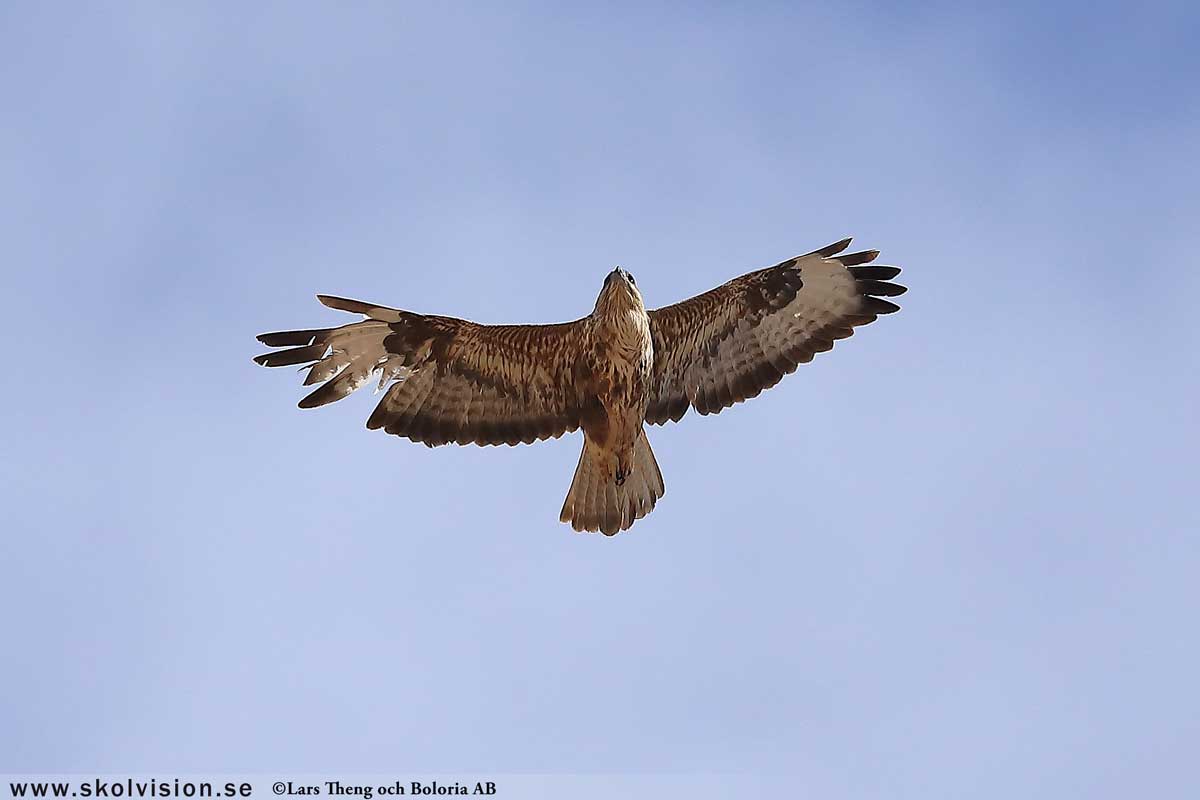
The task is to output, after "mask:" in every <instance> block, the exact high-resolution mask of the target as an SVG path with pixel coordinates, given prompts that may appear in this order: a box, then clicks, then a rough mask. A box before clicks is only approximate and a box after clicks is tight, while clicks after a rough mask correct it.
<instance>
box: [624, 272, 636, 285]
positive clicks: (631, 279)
mask: <svg viewBox="0 0 1200 800" xmlns="http://www.w3.org/2000/svg"><path fill="white" fill-rule="evenodd" d="M625 274H626V275H629V273H628V272H626V273H625ZM629 282H630V283H632V284H633V285H634V286H637V281H635V280H634V279H633V276H632V275H629Z"/></svg>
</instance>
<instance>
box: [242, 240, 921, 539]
mask: <svg viewBox="0 0 1200 800" xmlns="http://www.w3.org/2000/svg"><path fill="white" fill-rule="evenodd" d="M848 244H849V240H848V239H847V240H844V241H842V242H838V243H836V244H833V245H830V246H829V247H825V248H821V249H820V250H816V251H814V252H812V253H809V254H807V255H805V256H798V257H796V258H793V259H789V260H788V261H785V262H783V263H781V264H778V265H776V266H774V267H770V268H768V269H763V270H758V271H757V272H752V273H749V274H747V275H743V276H742V277H740V278H735V279H734V280H732V281H730V282H729V283H726V284H724V285H723V286H720V287H718V288H716V289H713V290H712V291H710V292H706V293H704V294H702V295H699V296H697V297H694V298H692V299H691V300H687V301H684V302H682V303H677V304H675V305H673V306H668V307H666V308H662V309H658V310H655V311H649V312H648V311H647V310H646V308H645V306H644V304H643V302H642V296H641V293H640V292H639V291H638V288H637V286H636V284H635V282H634V280H633V277H632V276H631V275H630V274H629V273H628V272H625V271H624V270H622V269H620V268H618V269H615V270H613V271H612V272H611V273H609V275H608V277H607V278H606V279H605V282H604V287H603V288H602V289H601V291H600V295H599V297H598V298H597V300H596V307H595V309H594V310H593V311H592V313H591V314H589V315H588V316H587V317H584V318H583V319H580V320H576V321H575V322H568V323H559V324H557V325H479V324H477V323H473V322H469V321H467V320H460V319H454V318H452V317H440V316H433V315H423V314H415V313H412V312H409V311H401V310H399V309H393V308H387V307H384V306H376V305H372V304H368V303H363V302H360V301H357V300H346V299H343V298H337V297H328V296H324V295H320V296H319V298H320V300H321V302H323V303H324V304H325V305H327V306H330V307H332V308H336V309H340V310H343V311H351V312H355V313H360V314H363V315H364V316H365V317H366V319H365V320H364V321H362V322H357V323H352V324H350V325H343V326H342V327H340V328H330V329H319V330H302V331H284V332H280V333H269V334H263V335H262V336H260V337H259V339H260V341H262V342H263V343H264V344H267V345H270V346H274V347H288V348H290V349H287V350H282V351H275V352H271V353H267V354H264V355H262V356H259V357H258V358H256V359H255V360H256V361H257V362H258V363H260V364H263V365H265V366H284V365H292V364H310V365H311V366H310V367H309V373H308V376H307V377H306V378H305V383H306V384H312V383H319V382H320V383H322V385H321V386H320V387H319V388H317V389H316V390H315V391H313V392H312V393H311V394H309V395H308V396H307V397H305V398H304V399H303V400H301V401H300V405H301V407H303V408H309V407H313V406H319V405H324V404H325V403H329V402H332V401H334V400H338V399H340V398H341V397H344V396H346V395H347V394H349V393H350V392H352V391H354V390H355V389H357V388H358V387H359V386H361V385H362V384H364V383H366V382H367V381H368V380H369V379H370V378H371V377H372V376H373V375H376V374H378V375H380V386H383V385H385V384H387V383H389V382H391V385H390V386H389V388H388V391H387V393H386V394H385V395H384V397H383V399H382V400H381V401H380V403H379V405H378V406H377V407H376V409H375V411H374V412H373V413H372V414H371V417H370V419H369V420H368V421H367V427H369V428H383V429H385V430H386V431H387V432H388V433H393V434H397V435H401V436H405V437H407V438H409V439H412V440H413V441H417V442H423V443H425V444H427V445H429V446H431V447H432V446H436V445H441V444H448V443H452V442H453V443H457V444H471V443H474V444H517V443H520V442H525V443H529V442H533V441H535V440H537V439H545V438H551V437H555V438H556V437H558V436H561V435H562V434H563V433H567V432H570V431H574V430H577V429H580V428H582V429H583V433H584V446H583V451H582V453H581V454H580V458H579V464H578V466H577V467H576V470H575V478H574V480H573V481H572V484H571V488H570V490H569V491H568V493H567V498H566V501H565V502H564V504H563V508H562V512H561V514H560V519H561V520H562V521H563V522H569V523H571V525H572V526H573V527H574V528H575V529H576V530H588V531H603V532H604V533H606V534H613V533H616V532H617V531H619V530H624V529H626V528H628V527H629V526H630V525H632V524H633V523H634V521H636V520H638V519H640V518H641V517H643V516H645V515H646V514H648V513H649V512H650V510H651V509H652V508H653V507H654V504H655V503H656V502H657V500H658V498H660V497H662V495H663V492H664V485H663V480H662V473H661V471H660V470H659V467H658V464H657V462H656V460H655V458H654V454H653V452H652V451H651V449H650V444H649V441H648V439H647V438H646V433H645V429H644V424H645V423H647V422H649V423H651V424H664V423H666V422H668V421H674V420H678V419H679V418H680V417H682V416H683V415H684V414H685V413H686V412H687V410H688V409H689V408H694V409H696V410H697V411H698V412H699V413H701V414H710V413H715V412H717V411H720V410H721V409H722V408H725V407H727V406H729V405H732V404H734V403H736V402H740V401H742V400H745V399H747V398H750V397H754V396H755V395H757V394H758V393H759V392H761V391H762V390H763V389H765V388H769V387H770V386H773V385H774V384H775V383H777V382H778V381H779V380H781V379H782V378H783V376H784V375H785V374H787V373H790V372H792V371H793V370H794V369H795V368H796V366H797V364H799V363H803V362H805V361H808V360H811V358H812V357H813V354H814V353H817V352H821V351H823V350H828V349H830V348H831V347H832V346H833V342H834V340H836V339H841V338H845V337H846V336H849V335H850V334H851V333H852V332H853V327H854V326H856V325H864V324H866V323H868V322H871V321H872V320H874V319H875V318H876V316H877V315H879V314H887V313H891V312H893V311H896V310H897V307H896V306H895V305H893V304H891V303H889V302H887V301H885V300H881V299H880V296H885V297H890V296H894V295H898V294H901V293H902V292H903V291H904V288H903V287H901V286H898V285H896V284H893V283H887V281H888V280H889V279H890V278H893V277H895V276H896V275H897V274H898V273H899V271H900V270H899V269H897V268H895V267H880V266H863V265H865V264H868V263H869V262H870V261H873V260H874V258H875V257H876V256H877V255H878V253H877V252H876V251H864V252H861V253H854V254H851V255H846V256H838V255H837V254H838V253H841V252H842V250H844V249H845V247H846V246H847V245H848Z"/></svg>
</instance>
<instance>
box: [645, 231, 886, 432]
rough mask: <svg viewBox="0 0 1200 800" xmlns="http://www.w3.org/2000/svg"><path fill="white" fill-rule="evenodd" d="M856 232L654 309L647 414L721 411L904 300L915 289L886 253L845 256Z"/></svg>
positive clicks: (655, 417) (660, 420) (662, 419)
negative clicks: (884, 259) (883, 257)
mask: <svg viewBox="0 0 1200 800" xmlns="http://www.w3.org/2000/svg"><path fill="white" fill-rule="evenodd" d="M849 244H850V240H849V239H844V240H842V241H840V242H836V243H834V244H831V245H829V246H828V247H823V248H821V249H820V250H815V251H813V252H812V253H808V254H807V255H803V256H797V257H796V258H792V259H788V260H787V261H784V262H783V263H781V264H777V265H776V266H774V267H770V268H768V269H762V270H758V271H757V272H751V273H749V274H747V275H743V276H741V277H740V278H734V279H733V280H732V281H729V282H728V283H726V284H724V285H723V286H719V287H717V288H716V289H713V290H712V291H709V292H705V293H704V294H701V295H697V296H696V297H693V298H691V299H690V300H685V301H683V302H682V303H676V304H675V305H672V306H667V307H665V308H660V309H657V310H654V311H651V312H649V314H650V333H651V336H652V337H653V340H654V374H653V378H652V383H651V397H650V405H649V408H648V409H647V411H646V421H647V422H651V423H654V424H656V425H662V424H664V423H666V422H667V421H668V420H670V421H678V420H679V419H680V418H681V417H683V415H684V414H686V413H687V411H688V409H689V408H694V409H696V411H698V412H699V413H701V414H715V413H717V412H719V411H721V410H722V409H725V408H728V407H729V406H731V405H733V404H734V403H740V402H741V401H743V400H747V399H749V398H751V397H757V396H758V395H759V394H760V393H761V392H762V391H763V390H764V389H769V388H771V387H772V386H774V385H775V384H777V383H779V381H781V380H782V379H783V376H784V375H788V374H791V373H792V372H793V371H795V369H796V367H797V366H798V365H799V364H803V363H807V362H808V361H811V360H812V358H813V356H814V354H816V353H821V352H824V351H826V350H829V349H831V348H832V347H833V343H834V342H835V341H836V340H838V339H845V338H846V337H848V336H850V335H851V334H853V333H854V328H855V327H857V326H859V325H866V324H867V323H870V322H874V321H875V319H876V318H877V317H878V316H879V315H881V314H891V313H893V312H895V311H899V310H900V309H899V306H897V305H895V304H893V303H890V302H888V301H887V300H883V299H880V298H882V297H895V296H897V295H901V294H903V293H904V292H905V291H906V289H905V287H903V286H900V285H898V284H895V283H889V282H888V281H890V280H891V279H892V278H894V277H896V276H897V275H899V274H900V270H899V269H898V268H896V267H886V266H877V265H873V264H871V263H870V262H872V261H874V260H875V258H876V257H877V256H878V255H879V251H877V250H866V251H863V252H859V253H851V254H847V255H839V254H840V253H842V251H844V250H845V249H846V248H847V247H848V246H849Z"/></svg>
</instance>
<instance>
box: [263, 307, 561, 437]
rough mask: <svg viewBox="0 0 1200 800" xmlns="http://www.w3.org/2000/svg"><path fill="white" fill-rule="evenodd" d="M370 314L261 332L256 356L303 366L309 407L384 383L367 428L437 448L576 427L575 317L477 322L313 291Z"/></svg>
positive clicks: (548, 434)
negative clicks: (263, 348)
mask: <svg viewBox="0 0 1200 800" xmlns="http://www.w3.org/2000/svg"><path fill="white" fill-rule="evenodd" d="M318 299H319V300H320V301H321V302H322V303H324V304H325V305H327V306H329V307H330V308H335V309H338V310H340V311H349V312H352V313H356V314H363V315H364V316H366V319H365V320H363V321H362V322H355V323H352V324H350V325H343V326H341V327H340V328H326V329H320V330H301V331H281V332H278V333H264V334H263V335H261V336H259V337H258V340H259V341H260V342H262V343H263V344H265V345H269V346H271V347H287V348H289V349H286V350H277V351H273V352H270V353H264V354H263V355H261V356H258V357H257V358H255V359H254V360H255V361H256V362H258V363H259V364H262V365H263V366H267V367H282V366H289V365H296V364H301V365H307V367H308V375H307V376H306V377H305V379H304V383H305V385H309V384H313V383H321V384H322V385H321V386H319V387H318V388H317V389H316V390H315V391H313V392H312V393H311V394H309V395H308V396H307V397H305V398H304V399H303V400H301V401H300V407H301V408H314V407H316V406H322V405H325V404H326V403H331V402H333V401H335V400H340V399H341V398H343V397H345V396H346V395H348V394H350V393H351V392H353V391H354V390H355V389H357V388H359V387H360V386H362V385H363V384H365V383H366V382H368V381H369V380H371V379H372V378H373V377H374V376H376V375H378V376H379V386H380V387H383V386H384V385H386V384H388V383H389V382H393V381H394V382H393V383H391V385H390V386H389V387H388V390H387V392H386V394H385V395H384V397H383V399H382V400H381V401H380V402H379V405H378V406H376V408H375V411H374V412H373V413H372V414H371V417H370V419H368V420H367V427H368V428H383V429H384V430H385V431H387V432H388V433H393V434H396V435H399V436H404V437H407V438H409V439H411V440H413V441H415V442H423V443H424V444H427V445H429V446H430V447H433V446H435V445H441V444H449V443H451V442H454V443H457V444H472V443H473V444H480V445H486V444H519V443H521V442H525V443H529V442H533V441H535V440H538V439H548V438H557V437H559V436H562V435H563V434H564V433H568V432H570V431H574V430H576V429H577V428H578V427H579V405H580V404H579V400H578V396H577V393H576V392H575V389H574V381H573V375H572V370H573V367H574V358H573V354H574V353H575V352H577V347H576V340H577V338H578V337H579V335H580V322H579V321H576V322H564V323H560V324H557V325H480V324H478V323H475V322H470V321H468V320H464V319H455V318H453V317H441V316H432V315H426V314H414V313H412V312H410V311H401V310H399V309H395V308H387V307H385V306H376V305H372V304H370V303H363V302H361V301H358V300H347V299H345V298H341V297H330V296H328V295H318Z"/></svg>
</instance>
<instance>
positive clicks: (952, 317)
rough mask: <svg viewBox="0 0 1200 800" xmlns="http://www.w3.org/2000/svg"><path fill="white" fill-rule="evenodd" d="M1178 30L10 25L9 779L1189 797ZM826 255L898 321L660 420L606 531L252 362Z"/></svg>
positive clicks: (1190, 42)
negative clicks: (871, 278) (390, 323)
mask: <svg viewBox="0 0 1200 800" xmlns="http://www.w3.org/2000/svg"><path fill="white" fill-rule="evenodd" d="M1198 36H1200V12H1197V11H1196V10H1195V6H1194V5H1193V4H1191V3H1186V2H1180V3H1177V4H1157V3H1153V2H1150V3H1137V4H1134V3H1127V4H1122V5H1111V4H1103V3H1102V4H1099V5H1096V4H1082V3H1073V2H1072V3H1056V4H1041V3H1036V4H1035V3H1017V4H1006V6H1005V7H1004V8H994V9H987V8H978V7H967V6H964V5H962V4H957V3H941V4H929V5H909V4H895V3H881V4H877V5H873V4H869V3H853V2H851V3H841V4H837V6H836V7H834V6H817V5H813V6H804V5H799V4H757V5H753V4H752V5H746V4H739V5H733V4H729V5H707V4H700V5H693V6H691V7H684V6H682V5H678V4H671V5H661V6H647V5H644V4H624V3H617V4H608V5H605V6H603V7H601V6H599V5H592V6H588V7H584V6H583V5H582V4H575V5H574V6H568V5H565V4H544V5H538V4H525V3H505V4H477V5H455V4H415V3H414V4H400V3H361V4H354V5H352V6H351V5H348V4H339V5H337V6H336V7H335V6H334V5H332V4H328V5H315V4H283V3H279V4H271V3H260V4H254V5H253V6H246V5H242V4H232V3H230V4H220V3H206V4H185V3H176V4H169V6H168V4H158V3H149V2H147V3H118V4H107V5H105V6H101V5H100V4H82V3H77V4H49V3H46V4H37V3H28V2H27V3H8V4H5V5H4V7H3V9H2V10H0V96H3V98H4V103H3V111H2V112H0V114H2V115H3V118H2V120H0V122H2V124H0V186H2V187H3V189H2V190H0V253H2V255H3V266H2V267H0V289H2V290H3V296H4V298H5V300H6V303H5V312H4V319H5V330H6V332H7V341H8V347H7V356H8V363H9V367H8V368H7V369H5V370H4V379H3V381H4V391H3V392H2V393H0V416H2V418H3V419H4V420H5V423H6V424H5V426H4V427H5V432H4V434H3V439H4V446H3V451H4V456H3V458H2V459H0V493H2V501H3V502H2V506H0V507H2V508H3V516H4V523H3V529H4V535H3V536H2V537H0V570H2V574H3V579H2V580H0V621H2V626H3V627H2V632H3V642H4V643H3V645H2V649H3V652H4V655H3V658H0V772H36V771H49V772H61V771H80V772H95V771H103V772H118V773H119V772H123V771H128V770H134V771H146V772H153V773H155V774H163V773H180V772H204V771H212V770H221V771H241V772H254V773H263V772H267V773H269V772H272V771H283V772H287V771H295V772H297V773H299V772H305V773H313V772H318V773H325V772H337V771H354V772H359V773H363V772H374V773H395V772H397V771H403V770H410V771H422V772H444V773H454V772H467V773H470V774H484V773H490V774H493V775H494V774H498V773H506V772H525V773H557V772H572V773H575V772H596V773H613V774H628V773H659V772H664V773H696V772H727V773H728V772H732V773H746V774H753V775H758V776H775V777H774V778H769V779H768V778H763V780H764V781H766V783H765V784H764V785H765V786H767V787H775V788H777V789H784V790H786V791H788V792H789V793H794V796H802V795H808V796H819V797H830V798H840V797H847V798H853V797H890V798H895V797H912V798H928V797H962V796H968V795H969V796H972V797H987V798H992V797H994V798H1013V797H1034V796H1037V797H1056V798H1057V797H1083V796H1086V797H1093V798H1094V797H1130V796H1145V797H1170V796H1176V797H1178V796H1186V795H1189V794H1191V793H1194V792H1195V791H1197V789H1198V787H1200V773H1198V771H1197V766H1196V753H1197V750H1196V748H1197V741H1200V690H1198V689H1197V676H1198V675H1200V641H1198V636H1197V630H1198V628H1197V618H1198V614H1200V585H1198V582H1197V574H1198V571H1200V533H1198V532H1200V511H1198V507H1197V503H1196V497H1195V490H1196V474H1197V457H1196V453H1197V446H1198V445H1200V420H1198V414H1197V411H1196V407H1197V393H1198V390H1200V374H1198V370H1197V357H1196V352H1197V347H1198V346H1200V333H1198V331H1200V328H1198V326H1197V324H1196V321H1195V302H1196V299H1195V298H1196V297H1197V296H1200V264H1198V260H1197V251H1198V249H1200V233H1198V229H1197V224H1196V220H1197V219H1200V193H1198V191H1197V188H1196V187H1197V184H1198V181H1200V147H1198V145H1197V143H1198V142H1200V56H1198V55H1197V53H1198V51H1197V49H1196V45H1195V43H1196V40H1197V37H1198ZM847 235H854V236H855V237H857V238H856V245H860V246H861V247H863V248H879V249H881V250H882V251H883V256H882V257H881V259H880V261H881V263H886V264H897V265H899V266H902V267H904V269H905V271H904V275H903V280H902V282H903V283H905V284H906V285H908V286H909V287H910V291H909V293H908V294H907V295H906V296H905V297H904V298H902V305H903V306H904V310H903V311H902V312H901V313H900V314H897V315H895V316H892V317H888V318H885V319H882V320H880V321H879V322H878V323H876V324H873V325H871V326H869V327H867V328H863V329H860V330H859V331H858V333H857V335H855V336H854V337H853V338H852V339H850V340H849V341H845V342H841V343H839V344H838V346H837V347H836V348H835V350H834V351H833V352H832V353H827V354H824V355H820V356H818V357H817V359H816V360H815V361H814V362H813V363H812V364H809V365H807V366H804V367H803V368H801V369H800V370H798V371H797V372H796V373H795V374H794V375H792V376H791V377H790V378H788V379H787V380H786V381H784V382H783V383H782V384H781V385H780V386H778V387H776V388H775V389H774V390H772V391H770V392H768V393H766V394H764V395H763V396H761V397H759V398H758V399H756V400H754V401H753V402H750V403H747V404H744V405H740V406H737V407H735V408H733V409H730V410H727V411H725V412H724V413H722V414H721V415H720V416H718V417H704V418H701V417H699V416H697V415H694V414H692V415H689V416H687V417H685V418H684V420H683V421H682V422H681V423H679V424H677V425H673V426H669V427H666V428H653V429H651V430H650V439H651V441H652V442H653V446H654V450H655V452H656V454H657V457H658V461H659V464H660V465H661V467H662V470H663V473H664V476H665V479H666V485H667V494H666V496H665V497H664V498H663V499H662V501H660V503H659V505H658V507H657V509H656V510H655V511H654V513H653V514H652V515H650V516H649V517H648V518H646V519H644V520H642V521H640V522H639V523H638V524H637V526H636V527H635V528H634V529H633V530H632V531H630V532H629V533H626V534H622V535H620V536H617V537H615V538H612V539H607V538H604V537H599V536H579V535H575V534H573V533H572V532H571V530H570V529H569V528H568V527H566V526H563V525H561V524H559V523H558V521H557V515H558V510H559V508H560V506H561V503H562V499H563V497H564V495H565V493H566V490H567V487H568V485H569V483H570V479H571V474H572V470H573V469H574V467H575V463H576V459H577V457H578V451H579V448H580V444H581V440H580V438H579V436H578V435H575V436H570V437H564V438H563V439H561V440H558V441H554V442H549V443H543V444H540V445H538V446H535V447H521V448H487V449H483V448H439V449H437V450H429V449H427V448H425V447H421V446H418V445H414V444H412V443H410V442H407V441H405V440H401V439H397V438H395V437H389V436H385V435H383V434H381V433H379V432H370V431H367V430H366V429H365V427H364V422H365V419H366V417H367V416H368V415H369V413H370V410H371V408H372V407H373V404H374V402H375V399H374V398H371V397H369V396H368V393H367V392H366V391H363V392H360V393H359V394H357V395H355V396H353V397H351V398H348V399H347V400H344V401H342V402H340V403H337V404H336V405H333V406H330V407H327V408H323V409H320V410H317V411H307V412H303V411H300V410H298V409H297V408H296V406H295V404H296V402H297V401H298V400H299V398H300V397H301V396H302V394H303V390H302V388H301V386H300V385H299V381H300V377H299V376H298V375H296V374H295V373H294V372H292V371H290V370H278V371H266V370H263V369H261V368H258V367H256V366H255V365H254V364H252V363H251V361H250V359H251V357H252V356H254V355H255V354H257V353H258V352H261V349H260V346H259V345H258V344H257V343H256V342H255V341H254V339H253V337H254V335H255V334H257V333H260V332H262V331H267V330H276V329H280V328H288V327H312V326H325V325H334V324H342V323H345V322H349V321H352V319H353V318H351V317H347V316H345V315H340V314H338V313H337V312H334V311H330V310H328V309H325V308H323V307H321V306H319V305H318V304H317V303H316V301H315V300H314V299H313V294H314V293H316V292H328V293H334V294H340V295H345V296H349V297H358V298H362V299H365V300H370V301H376V302H380V303H383V304H387V305H394V306H399V307H402V308H407V309H411V310H415V311H424V312H431V313H446V314H452V315H456V316H464V317H468V318H471V319H476V320H480V321H485V322H552V321H560V320H565V319H573V318H576V317H578V316H581V315H583V314H586V313H587V312H588V311H590V310H591V308H592V305H593V302H594V300H595V296H596V293H597V292H598V291H599V288H600V285H601V282H602V280H603V278H604V276H605V275H606V274H607V273H608V271H609V270H610V269H611V268H612V267H613V266H614V265H616V264H620V265H622V266H624V267H625V268H627V269H629V270H630V271H631V272H632V273H633V274H634V275H636V276H637V278H638V285H639V287H640V288H641V289H642V292H643V293H644V295H645V297H646V300H647V304H648V305H651V306H660V305H667V304H669V303H672V302H675V301H677V300H680V299H683V298H685V297H688V296H691V295H693V294H696V293H698V292H701V291H704V290H707V289H709V288H711V287H713V286H716V285H718V284H720V283H722V282H724V281H725V280H727V279H729V278H731V277H733V276H735V275H738V274H741V273H743V272H746V271H749V270H750V269H754V268H757V267H760V266H764V265H769V264H773V263H776V262H778V261H780V260H782V259H784V258H786V257H789V256H791V255H794V254H797V253H800V252H806V251H808V250H812V249H814V248H816V247H819V246H821V245H824V244H827V243H829V242H832V241H834V240H836V239H839V238H841V237H843V236H847ZM772 781H773V782H772ZM658 796H662V795H661V794H660V795H658ZM726 796H728V795H726Z"/></svg>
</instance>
